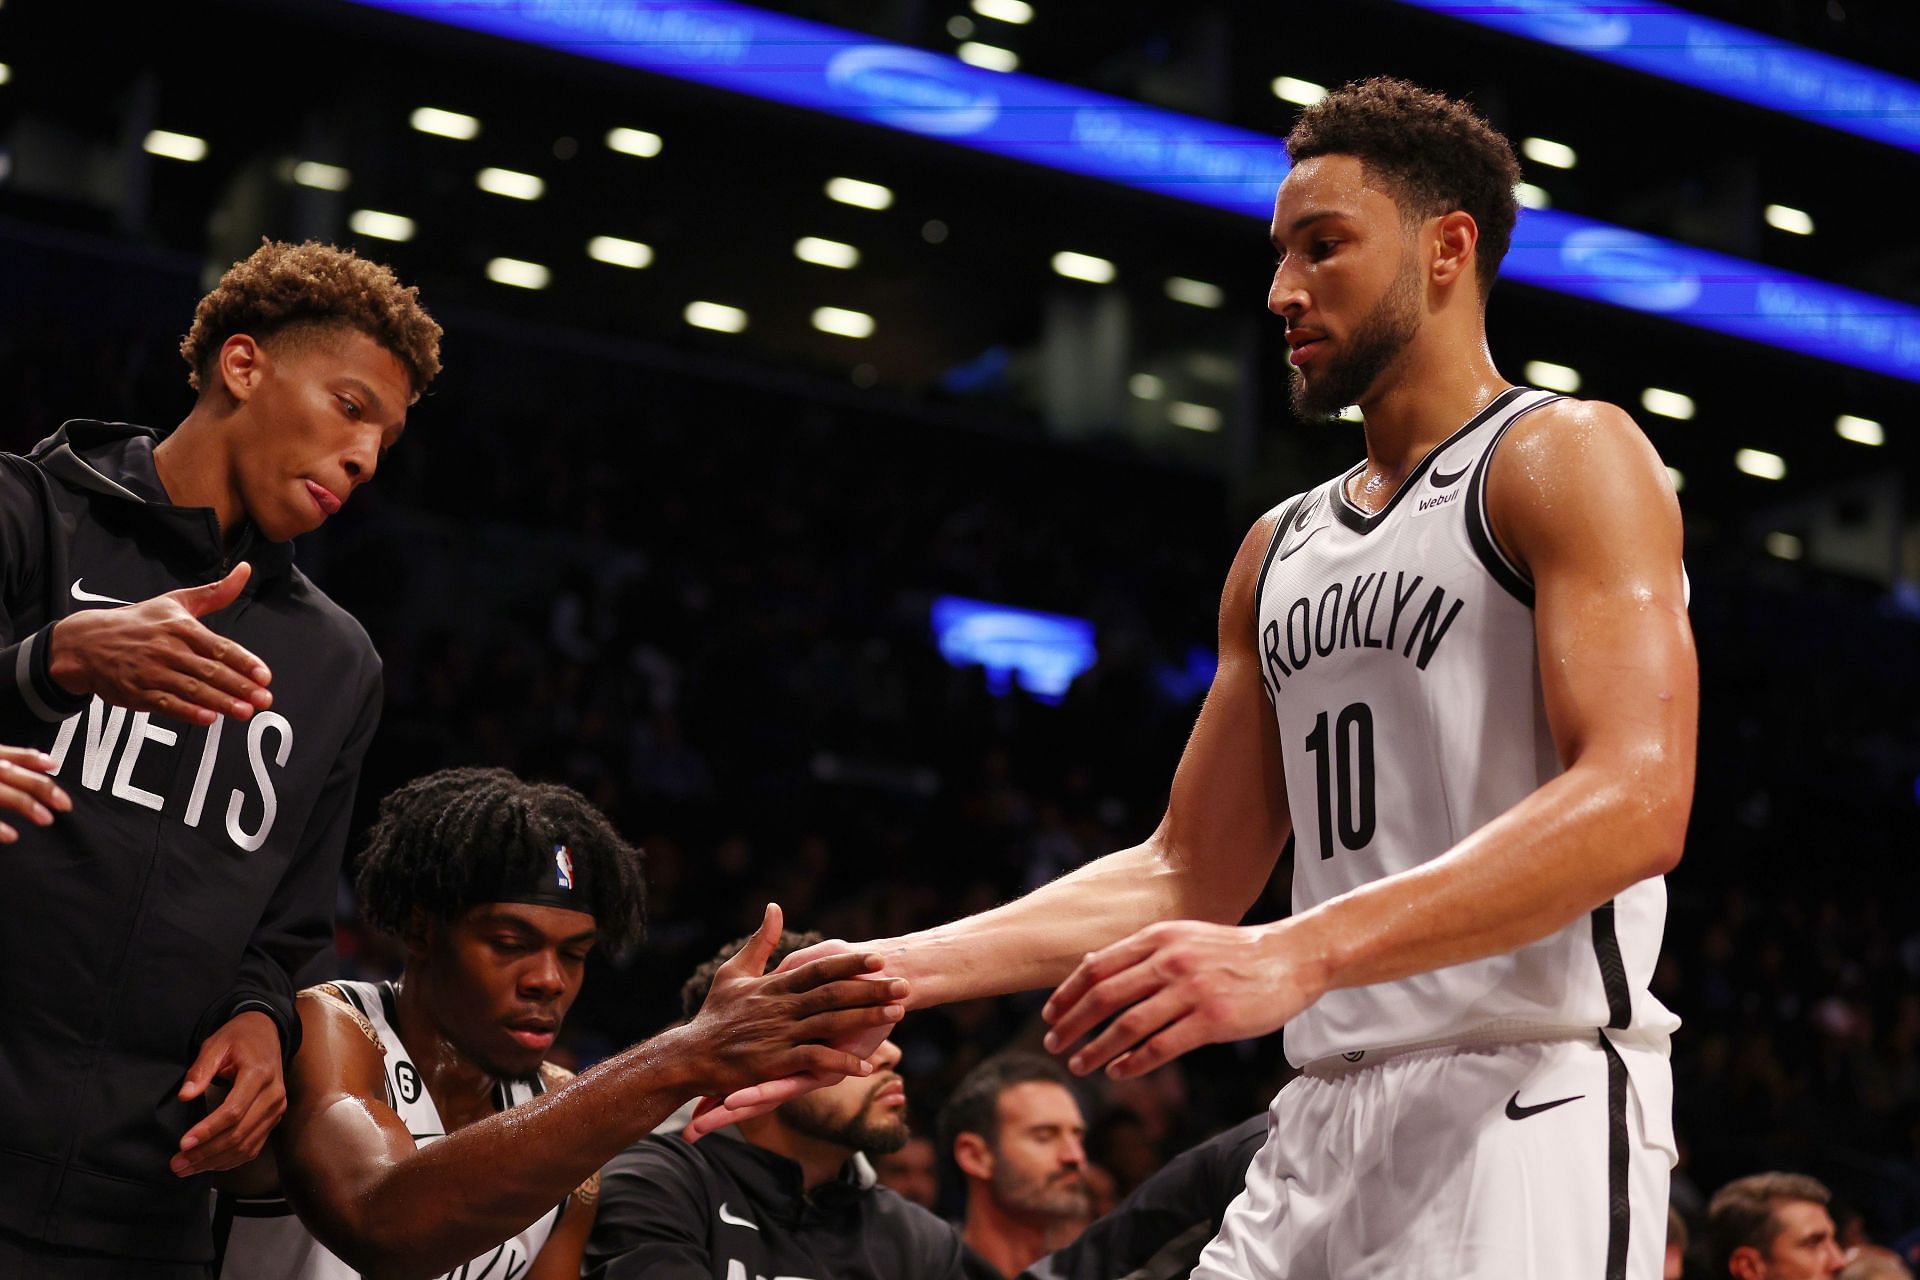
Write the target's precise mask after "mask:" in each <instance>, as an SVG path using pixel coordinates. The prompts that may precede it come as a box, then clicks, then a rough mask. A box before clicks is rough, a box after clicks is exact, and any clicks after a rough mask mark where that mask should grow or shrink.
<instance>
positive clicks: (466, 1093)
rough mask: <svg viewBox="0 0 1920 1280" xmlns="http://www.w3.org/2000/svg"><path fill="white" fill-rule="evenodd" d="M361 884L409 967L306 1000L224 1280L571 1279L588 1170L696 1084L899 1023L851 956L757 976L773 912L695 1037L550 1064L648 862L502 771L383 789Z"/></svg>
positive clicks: (775, 1066) (685, 1034)
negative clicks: (295, 1049)
mask: <svg viewBox="0 0 1920 1280" xmlns="http://www.w3.org/2000/svg"><path fill="white" fill-rule="evenodd" d="M355 883H356V887H357V888H358V891H359V897H360V903H361V907H362V910H363V911H364V913H365V914H366V917H367V919H368V921H369V923H371V924H373V925H375V926H376V927H378V928H380V929H382V930H384V931H385V932H387V933H390V934H392V935H394V936H395V937H397V938H400V939H401V940H402V941H403V942H404V943H405V944H406V951H407V964H406V970H405V972H404V973H403V974H402V975H401V976H400V978H399V980H398V981H395V982H383V983H370V982H335V983H329V984H326V985H323V986H319V987H315V988H312V989H311V990H308V991H304V992H302V993H301V996H300V1000H299V1008H300V1019H301V1022H302V1024H303V1026H304V1027H305V1029H306V1035H305V1039H304V1042H303V1043H302V1045H301V1049H300V1054H299V1056H298V1057H297V1058H295V1059H294V1063H293V1069H292V1071H291V1073H290V1076H289V1079H288V1083H287V1094H288V1102H287V1114H286V1118H285V1119H284V1120H283V1121H282V1122H281V1124H280V1127H279V1128H278V1129H277V1130H276V1131H275V1133H274V1138H273V1144H272V1149H271V1151H270V1153H269V1154H268V1155H266V1156H263V1157H262V1158H261V1159H260V1161H258V1162H257V1163H256V1164H255V1165H253V1166H249V1167H248V1168H247V1169H244V1170H242V1171H240V1173H239V1174H238V1175H237V1176H236V1177H235V1178H234V1179H232V1180H231V1182H230V1183H229V1185H230V1187H231V1188H232V1191H233V1193H232V1194H223V1195H222V1196H221V1198H220V1202H219V1205H218V1207H217V1209H216V1211H215V1228H214V1235H215V1243H216V1248H217V1250H218V1251H219V1262H218V1267H217V1270H218V1273H219V1274H221V1275H227V1276H233V1277H235V1278H236V1280H243V1278H245V1277H253V1276H274V1277H277V1278H281V1280H347V1278H348V1277H352V1276H355V1275H358V1274H361V1273H363V1272H364V1273H367V1274H372V1275H395V1274H399V1275H418V1276H426V1275H434V1274H438V1273H441V1272H449V1271H457V1273H458V1274H460V1275H467V1276H476V1277H477V1276H484V1275H499V1276H519V1275H523V1274H524V1275H525V1276H526V1277H528V1280H561V1278H563V1277H564V1278H566V1280H573V1277H577V1276H578V1275H579V1274H580V1256H581V1249H582V1247H583V1246H584V1244H585V1242H586V1239H587V1234H588V1232H589V1230H590V1229H591V1228H592V1225H593V1197H594V1189H595V1187H596V1186H597V1182H598V1174H597V1171H598V1169H599V1168H600V1166H601V1165H602V1164H603V1163H605V1162H606V1161H607V1160H608V1159H610V1158H612V1157H613V1156H614V1155H615V1154H616V1153H618V1152H619V1151H620V1150H621V1149H622V1148H623V1147H625V1146H626V1145H627V1144H628V1143H631V1142H633V1141H635V1140H637V1139H638V1138H640V1137H641V1136H642V1135H643V1134H645V1133H647V1132H648V1131H649V1130H651V1129H652V1128H653V1127H654V1126H655V1125H657V1124H658V1123H660V1121H662V1120H663V1119H665V1118H666V1117H667V1115H668V1114H669V1113H670V1112H672V1111H673V1110H674V1109H675V1108H676V1107H678V1106H680V1105H681V1104H682V1103H684V1102H686V1101H687V1100H688V1099H689V1098H692V1097H694V1096H696V1095H698V1094H701V1093H711V1092H715V1091H724V1090H725V1089H727V1088H730V1087H734V1086H737V1085H739V1084H742V1083H747V1082H750V1081H752V1080H756V1079H763V1078H765V1077H766V1076H767V1075H769V1074H777V1073H780V1072H782V1071H790V1070H792V1069H794V1067H795V1066H796V1065H799V1064H803V1063H809V1062H817V1063H819V1064H820V1065H821V1066H823V1067H826V1068H828V1069H831V1070H837V1071H840V1072H844V1073H847V1074H855V1075H858V1074H864V1073H865V1070H866V1068H865V1065H864V1064H862V1063H860V1062H858V1061H856V1060H854V1059H852V1058H850V1057H848V1056H847V1055H845V1054H842V1053H839V1052H837V1051H834V1050H831V1049H827V1048H824V1047H822V1046H820V1045H818V1044H809V1043H807V1042H808V1041H809V1040H813V1039H827V1038H833V1037H835V1036H838V1035H844V1034H846V1033H847V1032H848V1031H849V1030H850V1029H856V1028H866V1027H874V1026H887V1025H891V1023H892V1021H893V1020H894V1019H896V1018H898V1016H899V1014H900V1009H899V1007H898V1006H897V1005H893V1006H891V1007H889V1006H888V1002H889V1001H892V1000H897V999H898V998H899V996H900V995H901V994H903V993H904V990H905V988H904V986H903V985H901V984H897V983H894V984H890V983H887V982H880V981H864V980H854V979H855V976H856V975H859V974H863V973H865V972H867V970H868V968H869V966H868V965H867V963H866V961H865V958H863V957H859V956H846V957H836V958H834V959H830V960H825V961H822V962H821V963H819V964H816V965H810V966H807V967H806V968H804V969H800V970H797V971H795V972H793V973H789V974H781V975H778V976H773V977H766V978H762V977H760V976H759V975H760V972H761V969H762V967H763V966H764V965H765V963H766V960H767V957H768V956H769V955H770V954H771V953H772V950H773V947H774V944H775V942H776V941H777V940H778V939H779V937H780V919H779V910H778V909H777V908H769V910H768V913H767V919H766V921H765V923H764V925H763V927H762V929H761V930H760V932H759V933H758V934H756V935H755V936H754V937H753V938H751V939H749V940H748V942H747V944H746V946H744V947H743V948H742V949H741V950H740V952H739V953H738V954H737V955H735V956H734V957H733V958H732V959H731V960H730V961H728V962H727V963H726V964H724V965H723V966H721V969H720V973H719V975H718V977H717V979H716V981H715V982H714V984H713V989H712V994H711V995H710V996H709V997H708V998H707V1000H706V1001H705V1003H704V1004H703V1005H701V1006H698V1007H697V1008H696V1009H695V1010H694V1013H693V1016H692V1017H691V1019H690V1020H689V1021H688V1022H687V1023H685V1024H684V1025H682V1026H680V1027H676V1028H675V1029H673V1030H671V1031H668V1032H665V1033H663V1034H662V1035H660V1036H657V1037H655V1038H654V1039H652V1040H650V1041H648V1042H646V1043H645V1044H641V1045H638V1046H635V1047H634V1048H631V1049H628V1050H627V1051H626V1052H625V1053H622V1054H618V1055H616V1056H615V1057H613V1058H611V1059H609V1060H608V1061H606V1062H603V1063H601V1064H599V1065H598V1066H596V1067H594V1068H593V1069H592V1070H590V1071H587V1072H584V1073H583V1074H581V1075H580V1076H579V1077H578V1078H575V1077H573V1076H572V1075H571V1074H570V1073H568V1072H566V1071H562V1070H560V1069H558V1068H556V1067H553V1066H550V1065H548V1064H546V1063H545V1062H544V1061H543V1059H544V1058H545V1056H546V1052H547V1050H548V1049H549V1048H550V1047H551V1046H552V1044H553V1041H554V1037H555V1036H556V1035H557V1034H558V1032H559V1030H560V1026H561V1023H562V1021H563V1020H564V1019H565V1018H566V1015H567V1010H568V1009H569V1008H570V1007H571V1006H572V1004H573V1001H574V998H575V997H576V996H577V995H579V993H580V981H581V976H582V969H583V966H584V964H585V962H586V957H587V953H588V952H589V951H591V950H592V949H593V947H594V946H595V945H597V944H599V943H605V944H606V945H607V946H608V947H610V948H611V949H613V950H614V951H616V952H618V951H622V950H625V949H626V948H627V947H628V946H630V945H631V944H632V943H634V942H636V941H638V940H639V936H640V932H641V927H642V915H643V907H644V898H645V894H644V888H643V883H642V880H641V866H640V853H639V851H638V850H636V849H634V848H633V847H631V846H630V845H628V844H627V843H626V842H625V841H623V840H621V838H620V837H619V835H618V834H617V833H616V832H615V831H614V830H613V828H612V827H611V826H609V825H608V823H607V820H606V818H605V817H604V816H603V815H602V814H601V813H600V812H599V811H598V810H597V809H595V808H594V807H593V806H592V805H591V804H589V803H588V802H587V801H586V799H585V798H584V797H582V796H581V795H580V794H579V793H577V792H575V791H572V790H570V789H569V788H566V787H561V786H553V785H543V784H538V783H528V782H523V781H521V780H520V779H518V778H516V777H514V776H513V775H512V774H511V773H508V772H506V771H505V770H502V769H448V770H444V771H442V772H440V773H435V774H430V775H428V776H427V777H424V778H420V779H418V780H416V781H414V782H411V783H409V784H407V785H406V786H404V787H402V788H400V789H399V790H398V791H396V792H394V793H393V794H392V795H390V796H388V797H387V798H386V799H385V800H383V801H382V802H381V805H380V817H379V820H378V822H377V823H376V824H375V826H374V829H373V831H372V834H371V835H370V836H369V839H368V845H367V850H366V853H365V855H364V857H363V858H362V860H361V863H360V867H359V872H358V875H357V876H356V881H355ZM509 1111H510V1114H509ZM583 1183H584V1184H585V1185H582V1184H583ZM575 1188H578V1190H575ZM296 1213H297V1214H298V1216H297V1217H296V1216H295V1215H296ZM469 1260H471V1261H469ZM461 1264H467V1265H464V1266H463V1265H461Z"/></svg>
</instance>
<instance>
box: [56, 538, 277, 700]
mask: <svg viewBox="0 0 1920 1280" xmlns="http://www.w3.org/2000/svg"><path fill="white" fill-rule="evenodd" d="M252 572H253V569H252V566H251V565H249V564H247V563H246V562H245V561H242V562H241V563H239V564H237V565H235V566H234V567H233V572H231V573H229V574H228V575H227V576H226V577H224V578H222V579H221V580H220V581H218V582H212V583H208V584H207V585H206V586H204V587H182V588H181V589H180V590H178V591H169V592H167V593H166V594H165V595H158V596H155V597H154V598H153V599H151V600H142V601H141V602H140V603H138V604H129V605H122V606H121V607H119V608H117V609H86V610H82V611H81V612H79V613H73V614H68V615H67V616H66V617H64V618H62V619H60V621H58V622H56V623H54V625H53V642H52V647H51V648H50V649H49V651H48V654H47V671H48V673H49V674H50V675H52V676H53V681H54V683H55V684H57V685H59V686H60V687H61V688H62V689H65V690H66V691H67V692H68V693H97V694H99V695H100V697H101V698H102V699H104V700H105V701H107V702H110V703H113V704H115V705H116V706H122V707H131V708H132V709H133V710H135V711H150V712H154V713H155V714H158V715H164V716H173V717H175V718H176V719H180V720H191V721H192V722H193V723H195V724H212V723H213V722H214V720H215V718H216V717H219V716H231V717H232V718H233V719H235V720H245V719H247V718H248V717H250V716H251V715H253V713H254V712H255V711H256V710H263V709H265V708H267V707H270V706H272V705H273V695H272V694H270V693H268V692H267V684H268V682H269V681H271V680H272V679H273V674H272V673H271V672H269V671H268V670H267V665H266V664H265V663H264V662H262V661H260V659H258V658H256V657H254V656H253V655H252V654H251V653H248V652H247V651H246V650H245V649H244V648H242V647H241V646H239V645H237V644H235V643H234V642H233V641H231V640H227V639H224V638H222V637H220V636H217V635H215V634H214V633H213V632H212V631H210V630H208V629H207V628H206V627H205V626H204V625H202V624H201V622H200V619H202V618H204V617H206V616H207V615H208V614H210V613H216V612H218V611H219V610H221V609H224V608H226V607H227V606H228V605H230V604H232V603H233V602H234V601H235V600H237V599H239V598H240V590H241V588H243V587H245V586H246V585H247V578H248V576H249V575H250V574H251V573H252Z"/></svg>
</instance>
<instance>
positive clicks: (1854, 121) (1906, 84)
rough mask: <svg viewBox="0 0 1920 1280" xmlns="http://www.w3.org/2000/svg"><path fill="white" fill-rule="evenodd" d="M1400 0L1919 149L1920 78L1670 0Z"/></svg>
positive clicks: (1759, 105) (1739, 99)
mask: <svg viewBox="0 0 1920 1280" xmlns="http://www.w3.org/2000/svg"><path fill="white" fill-rule="evenodd" d="M1400 2H1401V3H1402V4H1408V5H1412V6H1413V7H1415V8H1418V9H1427V10H1431V11H1432V12H1434V13H1440V14H1445V15H1446V16H1447V17H1450V18H1458V19H1460V20H1461V21H1462V22H1471V23H1475V24H1477V25H1479V26H1483V27H1491V28H1493V29H1494V30H1495V31H1502V32H1505V33H1506V34H1508V35H1512V36H1519V37H1521V38H1522V39H1525V40H1534V41H1538V42H1539V43H1542V44H1550V45H1555V46H1558V47H1559V48H1562V49H1570V50H1572V51H1573V52H1575V53H1583V54H1586V55H1588V56H1590V57H1594V58H1598V59H1600V60H1602V61H1604V62H1611V63H1613V64H1615V65H1616V66H1622V67H1627V68H1629V69H1631V70H1634V71H1640V72H1644V73H1646V74H1647V75H1650V76H1656V77H1658V78H1660V79H1662V80H1672V81H1675V82H1676V83H1679V84H1685V85H1691V86H1693V87H1694V88H1696V89H1704V90H1706V91H1707V92H1708V93H1714V94H1719V95H1720V96H1721V97H1724V98H1733V99H1736V100H1738V101H1740V102H1747V103H1752V104H1753V105H1754V106H1758V107H1765V108H1766V109H1767V110H1769V111H1779V112H1782V113H1784V114H1786V115H1791V116H1798V117H1799V118H1800V119H1802V120H1811V121H1813V122H1814V123H1815V124H1822V125H1826V126H1827V127H1829V128H1832V129H1839V130H1841V131H1843V132H1846V133H1852V134H1858V135H1859V136H1860V137H1862V138H1870V139H1872V140H1873V141H1875V142H1884V143H1890V144H1892V145H1893V146H1896V147H1903V148H1905V149H1906V150H1908V151H1920V84H1915V83H1914V82H1913V81H1911V80H1904V79H1902V78H1901V77H1899V76H1896V75H1890V74H1888V73H1887V72H1885V71H1879V70H1875V69H1874V68H1872V67H1863V66H1861V65H1860V64H1859V63H1857V62H1848V61H1847V60H1846V59H1844V58H1836V57H1833V56H1831V55H1829V54H1825V53H1819V52H1816V51H1815V50H1812V49H1803V48H1801V47H1800V46H1799V45H1796V44H1790V43H1789V42H1787V41H1785V40H1779V39H1776V38H1774V37H1773V36H1768V35H1762V34H1761V33H1759V32H1758V31H1749V30H1747V29H1746V28H1744V27H1736V26H1733V25H1731V24H1729V23H1725V22H1717V21H1715V20H1714V19H1712V18H1703V17H1701V16H1700V15H1699V14H1697V13H1688V12H1686V11H1685V10H1682V9H1676V8H1674V7H1673V6H1672V5H1665V4H1647V3H1641V0H1635V2H1634V3H1632V4H1621V3H1620V2H1619V0H1501V2H1500V3H1497V4H1488V3H1485V2H1484V0H1481V2H1479V3H1476V2H1474V0H1400Z"/></svg>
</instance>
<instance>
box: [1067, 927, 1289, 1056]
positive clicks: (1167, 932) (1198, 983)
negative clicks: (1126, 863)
mask: <svg viewBox="0 0 1920 1280" xmlns="http://www.w3.org/2000/svg"><path fill="white" fill-rule="evenodd" d="M1290 942H1291V936H1290V933H1289V931H1288V930H1287V928H1286V922H1285V921H1282V922H1281V923H1280V924H1278V925H1259V926H1236V925H1220V924H1206V923H1204V922H1202V921H1198V920H1173V921H1168V922H1165V923H1162V924H1155V925H1149V926H1147V927H1146V928H1145V929H1142V930H1140V931H1139V932H1138V933H1136V934H1134V935H1133V936H1132V937H1130V938H1126V939H1123V940H1122V941H1120V942H1116V943H1114V944H1113V945H1112V946H1110V947H1106V948H1103V949H1102V950H1099V951H1095V952H1093V953H1092V954H1090V955H1088V956H1087V958H1086V959H1084V960H1082V961H1081V962H1080V967H1079V968H1077V969H1075V970H1074V971H1073V973H1072V974H1071V975H1069V976H1068V978H1067V980H1066V981H1065V982H1063V983H1061V984H1060V986H1059V988H1058V989H1057V990H1056V991H1055V992H1054V993H1053V995H1052V996H1051V997H1050V998H1049V999H1048V1000H1047V1003H1046V1006H1045V1008H1043V1009H1042V1010H1041V1016H1042V1017H1044V1018H1045V1019H1046V1020H1047V1023H1048V1025H1049V1026H1050V1027H1051V1028H1052V1029H1051V1030H1050V1031H1048V1032H1047V1037H1046V1047H1047V1048H1048V1050H1050V1051H1051V1052H1054V1053H1060V1052H1063V1051H1065V1050H1067V1049H1068V1048H1070V1047H1071V1046H1072V1045H1074V1044H1075V1043H1076V1042H1077V1041H1079V1040H1080V1038H1081V1037H1082V1036H1085V1035H1087V1034H1089V1033H1090V1032H1092V1031H1093V1030H1094V1028H1096V1027H1099V1026H1100V1024H1101V1023H1102V1022H1105V1021H1106V1020H1107V1019H1108V1018H1113V1021H1112V1023H1111V1024H1109V1025H1108V1026H1107V1027H1106V1028H1105V1029H1103V1030H1102V1031H1101V1032H1100V1034H1099V1035H1097V1036H1094V1038H1093V1039H1092V1040H1090V1041H1089V1042H1087V1043H1086V1044H1085V1045H1082V1046H1081V1047H1080V1048H1079V1049H1078V1050H1077V1051H1076V1052H1075V1053H1074V1054H1073V1056H1072V1057H1071V1058H1070V1059H1068V1061H1067V1067H1068V1069H1069V1070H1071V1071H1072V1072H1073V1073H1074V1074H1076V1075H1087V1074H1088V1073H1090V1072H1093V1071H1098V1070H1099V1069H1100V1068H1101V1067H1105V1068H1106V1069H1107V1074H1108V1075H1109V1076H1112V1077H1113V1078H1114V1079H1116V1080H1124V1079H1127V1078H1129V1077H1132V1076H1139V1075H1145V1074H1146V1073H1147V1072H1149V1071H1152V1070H1153V1069H1154V1068H1155V1067H1158V1066H1161V1065H1162V1064H1164V1063H1167V1062H1171V1061H1172V1060H1173V1059H1175V1058H1177V1057H1179V1056H1180V1055H1181V1054H1183V1053H1185V1052H1187V1051H1188V1050H1189V1049H1195V1048H1198V1047H1199V1046H1201V1045H1203V1044H1218V1043H1221V1042H1224V1041H1232V1040H1246V1039H1249V1038H1251V1037H1253V1036H1261V1035H1267V1034H1269V1033H1271V1032H1274V1031H1278V1030H1279V1029H1280V1028H1281V1027H1282V1026H1284V1025H1285V1024H1286V1023H1287V1021H1288V1019H1290V1018H1292V1017H1293V1016H1294V1015H1295V1014H1297V1013H1299V1012H1300V1011H1301V1010H1302V1009H1305V1008H1306V1007H1307V1006H1308V1005H1310V1004H1312V1003H1313V1002H1314V1001H1315V1000H1317V999H1319V998H1320V995H1321V992H1322V991H1323V990H1324V989H1325V988H1324V985H1322V984H1323V982H1324V979H1317V978H1316V977H1315V976H1314V972H1315V968H1316V966H1313V965H1311V964H1308V963H1307V962H1306V959H1307V958H1306V957H1304V956H1298V955H1295V954H1293V953H1294V952H1295V951H1296V950H1297V948H1296V947H1293V946H1291V945H1290ZM1116 1014H1117V1015H1118V1016H1117V1017H1116V1016H1115V1015H1116Z"/></svg>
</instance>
